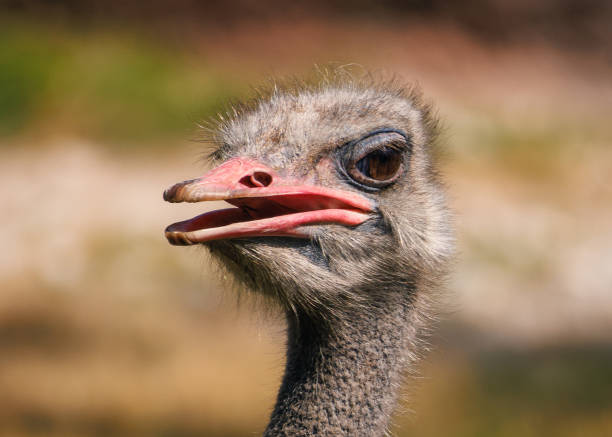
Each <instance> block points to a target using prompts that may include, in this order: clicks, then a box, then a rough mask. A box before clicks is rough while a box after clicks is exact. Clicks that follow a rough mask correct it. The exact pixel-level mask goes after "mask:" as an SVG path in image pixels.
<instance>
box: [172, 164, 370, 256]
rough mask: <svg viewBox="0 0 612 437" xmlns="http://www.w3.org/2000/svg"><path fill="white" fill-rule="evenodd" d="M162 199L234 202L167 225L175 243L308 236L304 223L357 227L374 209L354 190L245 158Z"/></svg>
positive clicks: (176, 188)
mask: <svg viewBox="0 0 612 437" xmlns="http://www.w3.org/2000/svg"><path fill="white" fill-rule="evenodd" d="M164 200H166V201H168V202H173V203H175V202H203V201H207V200H225V201H226V202H228V203H230V204H232V205H234V207H232V208H227V209H220V210H216V211H210V212H207V213H204V214H201V215H199V216H197V217H194V218H192V219H190V220H185V221H182V222H178V223H174V224H172V225H170V226H168V227H167V228H166V238H167V239H168V241H169V242H170V244H174V245H191V244H197V243H203V242H206V241H211V240H223V239H230V238H242V237H264V236H282V237H295V238H310V234H309V232H308V226H309V225H315V224H325V223H328V224H329V223H333V224H341V225H345V226H356V225H358V224H360V223H363V222H364V221H365V220H367V219H368V218H369V217H370V215H369V213H370V212H372V211H373V210H374V204H373V202H372V201H371V200H369V199H368V198H366V197H364V196H362V195H360V194H358V193H355V192H352V191H344V190H335V189H330V188H324V187H319V186H315V185H309V184H306V183H304V182H303V181H302V182H300V181H299V180H295V179H288V178H285V177H282V176H280V175H279V174H278V173H277V172H275V171H274V170H272V169H270V168H268V167H266V166H264V165H262V164H260V163H258V162H256V161H254V160H250V159H245V158H233V159H230V160H228V161H226V162H225V163H223V164H221V165H220V166H219V167H217V168H215V169H213V170H211V171H210V172H208V173H206V174H205V175H204V176H202V177H201V178H199V179H192V180H189V181H184V182H179V183H178V184H175V185H173V186H172V187H170V188H168V189H167V190H166V191H164Z"/></svg>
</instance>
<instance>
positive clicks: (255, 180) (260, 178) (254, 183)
mask: <svg viewBox="0 0 612 437" xmlns="http://www.w3.org/2000/svg"><path fill="white" fill-rule="evenodd" d="M240 183H241V184H242V185H246V186H247V187H249V188H263V187H267V186H268V185H270V184H271V183H272V175H270V174H268V173H265V172H263V171H256V172H253V173H252V174H249V175H246V176H244V177H243V178H242V179H240Z"/></svg>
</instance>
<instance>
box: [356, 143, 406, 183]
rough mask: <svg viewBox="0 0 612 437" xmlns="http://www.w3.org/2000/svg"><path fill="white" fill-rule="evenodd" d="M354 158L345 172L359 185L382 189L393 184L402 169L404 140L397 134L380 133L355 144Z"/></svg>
mask: <svg viewBox="0 0 612 437" xmlns="http://www.w3.org/2000/svg"><path fill="white" fill-rule="evenodd" d="M354 147H355V150H354V152H355V153H354V155H353V156H356V158H354V159H351V160H350V161H349V163H348V164H349V165H347V172H348V174H349V176H351V178H353V179H354V180H355V181H356V182H358V183H360V184H364V185H367V186H370V187H373V188H382V187H384V186H386V185H389V184H391V183H392V182H394V181H395V180H396V179H397V178H398V177H399V175H400V174H401V173H402V169H403V165H402V163H403V153H402V151H403V150H404V149H405V148H406V139H405V137H404V136H403V135H400V134H399V133H397V132H382V133H379V134H375V135H372V136H370V137H367V138H364V139H362V140H361V141H359V142H357V143H356V144H355V146H354Z"/></svg>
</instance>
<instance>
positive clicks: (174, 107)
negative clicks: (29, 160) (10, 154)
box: [0, 22, 245, 144]
mask: <svg viewBox="0 0 612 437" xmlns="http://www.w3.org/2000/svg"><path fill="white" fill-rule="evenodd" d="M244 90H245V84H244V82H240V83H237V82H236V81H232V80H230V79H228V78H227V76H226V75H224V74H223V72H222V71H218V70H216V69H215V67H214V66H213V65H212V64H210V63H208V62H207V60H206V59H201V58H198V59H197V61H196V60H194V57H193V56H191V57H189V56H187V55H186V54H184V53H182V52H181V50H180V48H178V47H172V45H166V46H164V45H162V44H159V43H158V42H155V41H153V39H150V38H149V39H147V38H146V37H144V36H143V35H139V34H138V33H136V32H132V33H130V32H126V31H123V32H122V31H119V32H113V33H112V34H111V33H110V32H108V31H105V32H103V31H95V30H89V31H88V30H83V29H77V28H74V27H73V28H70V29H67V28H65V27H53V26H48V25H44V24H41V23H40V22H21V23H18V24H16V23H14V22H11V23H6V22H5V23H2V24H1V25H0V138H1V137H2V136H4V137H9V136H19V135H26V134H27V135H32V134H34V133H38V134H39V135H45V134H48V133H55V132H58V131H59V132H62V133H68V134H73V135H78V136H82V137H86V138H88V139H92V140H101V141H104V142H106V143H109V142H112V141H114V140H119V141H122V142H129V143H132V144H136V143H141V144H143V143H148V142H149V141H150V140H156V139H160V140H163V139H166V138H168V137H173V136H174V137H176V136H183V137H184V136H185V135H186V133H187V132H190V131H191V130H192V129H193V127H194V126H195V123H196V122H198V121H200V120H202V119H205V118H208V117H210V116H212V115H215V114H216V113H217V112H218V111H220V110H222V109H223V107H224V105H225V104H226V103H227V101H228V99H230V98H232V97H235V96H238V95H240V94H241V93H244Z"/></svg>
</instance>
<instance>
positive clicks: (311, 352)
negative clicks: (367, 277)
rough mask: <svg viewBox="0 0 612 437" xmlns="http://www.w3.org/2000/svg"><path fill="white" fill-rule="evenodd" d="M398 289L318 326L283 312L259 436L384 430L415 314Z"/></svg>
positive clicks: (408, 356) (411, 344) (411, 342)
mask: <svg viewBox="0 0 612 437" xmlns="http://www.w3.org/2000/svg"><path fill="white" fill-rule="evenodd" d="M405 293H406V290H405V289H404V290H402V292H401V294H398V295H397V298H396V299H393V302H387V303H386V304H385V305H384V306H383V307H380V308H377V309H375V310H374V311H368V313H367V314H363V311H361V312H360V311H357V310H355V311H353V314H350V313H349V314H345V316H344V318H343V320H339V321H337V322H336V323H335V326H333V327H332V328H333V332H334V333H333V335H332V334H329V333H327V332H322V331H323V330H321V328H320V327H318V326H317V324H316V323H314V322H313V321H311V320H309V319H308V317H307V316H304V315H298V316H295V315H291V316H289V317H288V345H287V365H286V369H285V375H284V378H283V382H282V385H281V388H280V391H279V394H278V398H277V403H276V406H275V408H274V411H273V413H272V417H271V421H270V424H269V425H268V427H267V429H266V431H265V433H264V436H265V437H271V436H313V435H314V436H364V437H365V436H368V437H377V436H383V435H386V434H385V433H386V430H387V427H388V423H389V419H390V416H391V414H392V412H393V409H394V407H395V404H396V402H397V396H398V390H399V387H400V385H401V382H402V376H403V374H404V370H405V369H406V368H407V367H408V365H409V364H411V363H412V362H414V361H415V360H416V354H415V353H414V349H415V347H416V342H417V338H418V328H417V326H418V323H416V322H417V319H418V317H417V314H416V311H415V310H414V308H413V306H412V305H411V304H410V303H409V302H406V300H408V299H406V298H405V297H403V298H402V297H401V296H405Z"/></svg>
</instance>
